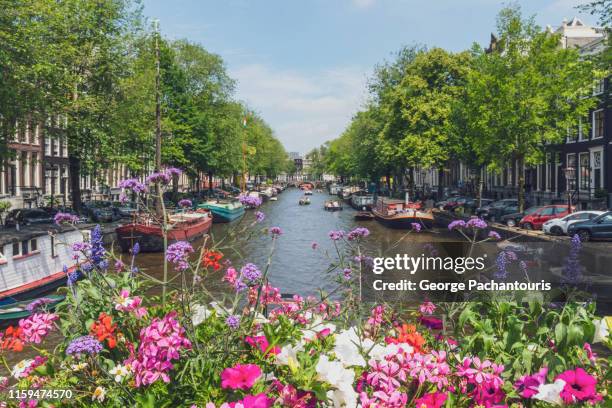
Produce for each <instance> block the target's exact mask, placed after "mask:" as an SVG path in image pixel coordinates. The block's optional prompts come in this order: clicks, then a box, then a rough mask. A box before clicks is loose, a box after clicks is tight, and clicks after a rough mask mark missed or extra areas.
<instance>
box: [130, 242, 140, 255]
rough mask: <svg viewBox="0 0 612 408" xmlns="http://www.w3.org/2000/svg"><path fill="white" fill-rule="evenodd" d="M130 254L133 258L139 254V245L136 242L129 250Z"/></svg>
mask: <svg viewBox="0 0 612 408" xmlns="http://www.w3.org/2000/svg"><path fill="white" fill-rule="evenodd" d="M130 252H131V253H132V255H133V256H136V255H138V253H139V252H140V244H139V243H138V242H137V243H135V244H134V246H133V247H132V249H130Z"/></svg>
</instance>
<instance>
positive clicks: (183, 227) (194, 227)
mask: <svg viewBox="0 0 612 408" xmlns="http://www.w3.org/2000/svg"><path fill="white" fill-rule="evenodd" d="M212 222H213V221H212V218H211V217H202V218H201V219H198V220H196V221H195V222H185V223H180V224H179V225H176V226H175V228H173V229H171V230H170V231H168V244H172V243H175V242H177V241H188V242H189V241H194V240H196V239H198V238H200V237H202V236H204V234H206V233H207V232H208V231H209V230H210V227H211V225H212ZM115 232H116V233H117V241H118V243H119V246H120V247H121V250H122V251H123V252H128V251H129V250H130V249H131V248H132V246H133V245H134V244H135V243H136V242H138V244H139V246H140V251H141V252H163V250H164V237H163V235H162V231H161V228H160V227H159V226H157V225H144V224H128V225H122V226H120V227H117V229H116V230H115Z"/></svg>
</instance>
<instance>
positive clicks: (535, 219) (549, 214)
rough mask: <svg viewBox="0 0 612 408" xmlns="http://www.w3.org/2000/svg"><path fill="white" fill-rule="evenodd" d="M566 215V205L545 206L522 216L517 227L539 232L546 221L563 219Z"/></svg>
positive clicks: (567, 212)
mask: <svg viewBox="0 0 612 408" xmlns="http://www.w3.org/2000/svg"><path fill="white" fill-rule="evenodd" d="M573 211H574V208H573V207H572V212H573ZM567 214H569V211H567V205H565V204H555V205H546V206H544V207H542V208H540V209H539V210H537V211H535V212H533V213H531V214H528V215H526V216H524V217H523V218H522V219H521V221H520V222H519V226H520V227H521V228H525V229H528V230H532V229H536V230H541V229H542V225H544V223H545V222H546V221H548V220H552V219H553V218H561V217H565V216H566V215H567Z"/></svg>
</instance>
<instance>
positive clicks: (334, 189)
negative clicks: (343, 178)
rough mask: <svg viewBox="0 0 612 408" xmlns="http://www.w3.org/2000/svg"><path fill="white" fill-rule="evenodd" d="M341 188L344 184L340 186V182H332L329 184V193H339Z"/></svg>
mask: <svg viewBox="0 0 612 408" xmlns="http://www.w3.org/2000/svg"><path fill="white" fill-rule="evenodd" d="M341 188H342V186H339V185H338V184H331V185H330V186H329V194H331V195H338V190H340V189H341Z"/></svg>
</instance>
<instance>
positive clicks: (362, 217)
mask: <svg viewBox="0 0 612 408" xmlns="http://www.w3.org/2000/svg"><path fill="white" fill-rule="evenodd" d="M355 219H356V220H357V221H370V220H373V219H374V214H372V213H371V212H369V211H359V212H357V214H355Z"/></svg>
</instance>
